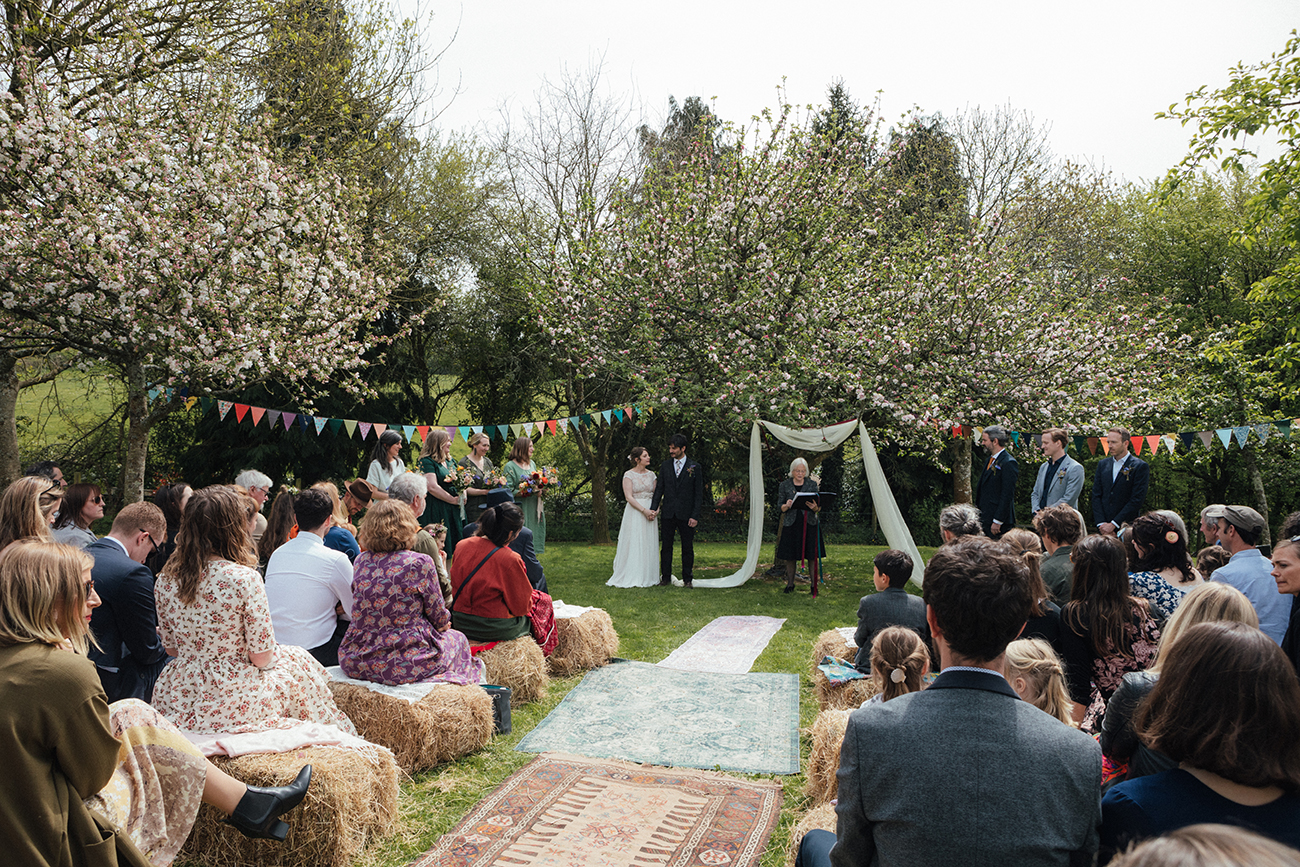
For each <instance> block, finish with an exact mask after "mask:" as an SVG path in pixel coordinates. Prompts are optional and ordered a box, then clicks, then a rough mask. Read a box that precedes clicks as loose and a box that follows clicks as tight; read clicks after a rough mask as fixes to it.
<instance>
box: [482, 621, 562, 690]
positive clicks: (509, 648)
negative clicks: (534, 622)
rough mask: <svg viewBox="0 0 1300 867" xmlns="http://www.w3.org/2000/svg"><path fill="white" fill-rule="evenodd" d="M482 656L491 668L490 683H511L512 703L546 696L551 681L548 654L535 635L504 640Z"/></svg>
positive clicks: (509, 684) (489, 670) (489, 672)
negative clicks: (548, 669) (545, 653)
mask: <svg viewBox="0 0 1300 867" xmlns="http://www.w3.org/2000/svg"><path fill="white" fill-rule="evenodd" d="M478 658H479V659H481V660H483V666H484V668H486V669H487V681H488V683H493V684H496V685H497V686H508V687H510V706H511V707H519V705H521V704H527V703H529V702H533V701H538V700H539V699H542V698H545V697H546V687H547V685H548V684H549V683H550V681H551V679H550V677H549V676H548V675H547V673H546V657H545V656H543V655H542V649H541V648H540V647H538V646H537V642H536V641H534V640H533V638H532V636H531V635H525V636H522V637H520V638H516V639H514V640H513V641H502V642H501V643H500V644H497V645H496V646H495V647H493V648H492V649H490V650H485V651H483V652H482V653H480V654H479V655H478Z"/></svg>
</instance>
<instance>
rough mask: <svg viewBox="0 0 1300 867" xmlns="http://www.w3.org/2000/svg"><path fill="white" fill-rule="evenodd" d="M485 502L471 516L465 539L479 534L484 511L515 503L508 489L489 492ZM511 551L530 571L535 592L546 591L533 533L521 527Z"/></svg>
mask: <svg viewBox="0 0 1300 867" xmlns="http://www.w3.org/2000/svg"><path fill="white" fill-rule="evenodd" d="M483 499H484V500H485V502H484V503H483V504H482V505H480V506H479V509H478V511H477V512H474V513H472V514H470V516H469V517H470V518H471V519H472V520H473V522H474V523H472V524H466V525H465V528H464V531H463V532H464V538H467V539H468V538H469V537H470V536H473V535H474V534H475V533H477V532H478V518H479V515H481V514H482V513H483V510H484V509H490V508H492V507H493V506H499V505H501V504H503V503H513V502H514V501H515V498H514V496H513V495H512V494H511V493H510V491H509V490H507V489H506V488H495V489H493V490H491V491H488V494H487V496H486V497H484V498H483ZM510 550H511V551H514V552H515V553H516V554H518V555H519V557H520V558H521V559H522V560H523V561H524V568H525V569H526V570H528V583H529V584H531V585H533V589H534V590H540V591H542V592H543V593H545V592H547V591H546V574H545V573H544V572H543V571H542V563H541V561H540V560H538V559H537V551H536V550H535V549H534V547H533V531H532V530H530V529H528V528H527V527H520V528H519V533H518V534H517V535H516V536H515V537H514V538H513V539H511V540H510Z"/></svg>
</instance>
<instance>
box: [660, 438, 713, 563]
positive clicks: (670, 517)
mask: <svg viewBox="0 0 1300 867" xmlns="http://www.w3.org/2000/svg"><path fill="white" fill-rule="evenodd" d="M686 443H687V440H686V437H685V436H684V435H683V434H679V433H676V434H673V435H672V437H671V438H670V439H669V440H668V459H667V460H666V461H664V462H663V466H661V467H660V468H659V478H658V480H657V481H656V482H655V494H654V497H653V498H652V499H651V500H650V512H651V514H657V515H659V517H660V518H661V520H660V522H659V533H660V538H659V586H660V587H667V586H668V585H669V584H671V583H672V582H673V536H674V535H675V534H677V533H680V534H681V537H682V583H683V584H685V585H686V586H687V587H690V586H692V584H691V581H692V579H693V578H694V569H695V527H696V525H697V524H699V523H700V515H701V513H702V510H703V509H704V472H703V471H702V470H701V469H700V465H699V464H697V463H695V461H693V460H691V459H690V458H688V457H687V456H686Z"/></svg>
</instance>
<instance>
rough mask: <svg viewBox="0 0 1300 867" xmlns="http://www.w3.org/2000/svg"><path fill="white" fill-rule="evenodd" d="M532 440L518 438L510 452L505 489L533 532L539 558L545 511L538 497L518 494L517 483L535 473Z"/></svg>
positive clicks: (530, 438) (544, 537)
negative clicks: (512, 497)
mask: <svg viewBox="0 0 1300 867" xmlns="http://www.w3.org/2000/svg"><path fill="white" fill-rule="evenodd" d="M533 449H534V446H533V438H532V437H526V436H525V437H519V438H518V439H516V440H515V445H514V448H512V449H511V450H510V460H508V461H506V487H508V488H509V489H510V492H511V493H512V494H513V495H514V498H515V502H517V503H519V507H520V508H521V509H523V512H524V526H525V527H527V528H528V529H529V530H532V531H533V551H535V552H536V553H537V556H539V557H540V556H541V555H542V552H543V551H545V550H546V510H545V508H544V507H543V506H542V498H541V496H540V495H533V494H529V495H523V494H520V492H519V483H520V482H521V481H523V479H524V478H525V477H527V476H529V475H531V474H532V473H534V472H536V471H537V464H535V463H533Z"/></svg>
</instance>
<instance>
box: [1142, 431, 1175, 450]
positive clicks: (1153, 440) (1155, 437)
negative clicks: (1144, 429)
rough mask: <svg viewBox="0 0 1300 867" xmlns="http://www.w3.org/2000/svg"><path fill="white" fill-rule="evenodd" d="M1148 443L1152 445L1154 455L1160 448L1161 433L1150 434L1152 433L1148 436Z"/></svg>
mask: <svg viewBox="0 0 1300 867" xmlns="http://www.w3.org/2000/svg"><path fill="white" fill-rule="evenodd" d="M1147 445H1149V446H1151V454H1153V455H1154V454H1155V453H1156V452H1157V451H1159V450H1160V434H1150V435H1149V436H1148V437H1147ZM1169 451H1171V452H1172V451H1173V449H1170V450H1169Z"/></svg>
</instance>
